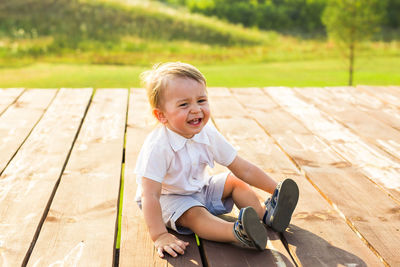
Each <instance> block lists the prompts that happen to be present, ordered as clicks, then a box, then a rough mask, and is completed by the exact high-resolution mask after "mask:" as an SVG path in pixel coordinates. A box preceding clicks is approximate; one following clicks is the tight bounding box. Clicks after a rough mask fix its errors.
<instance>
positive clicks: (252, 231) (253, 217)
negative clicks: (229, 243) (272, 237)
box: [242, 207, 267, 250]
mask: <svg viewBox="0 0 400 267" xmlns="http://www.w3.org/2000/svg"><path fill="white" fill-rule="evenodd" d="M242 224H243V228H244V230H245V231H246V234H247V235H248V237H249V238H250V239H251V240H253V242H254V244H255V246H256V248H257V249H259V250H264V249H265V246H266V244H267V230H266V229H265V227H264V225H263V224H262V223H261V221H260V218H259V217H258V215H257V213H256V211H255V210H254V209H253V208H252V207H247V208H244V209H243V211H242Z"/></svg>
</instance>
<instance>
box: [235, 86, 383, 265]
mask: <svg viewBox="0 0 400 267" xmlns="http://www.w3.org/2000/svg"><path fill="white" fill-rule="evenodd" d="M231 92H232V94H233V95H234V96H235V98H236V99H237V100H238V101H239V102H240V103H241V104H242V105H243V106H244V107H245V109H246V113H247V114H250V116H252V117H253V118H254V119H255V120H256V121H257V123H258V124H259V125H260V126H261V127H263V129H264V130H265V131H266V134H265V136H266V137H264V138H263V139H262V140H263V143H267V144H268V146H269V147H271V148H270V150H272V147H279V148H280V149H277V152H276V153H274V154H271V153H266V158H265V160H264V162H265V163H264V166H265V165H267V166H268V165H270V166H271V167H268V168H267V169H272V170H273V171H272V172H270V174H271V175H272V176H273V177H274V178H275V179H277V180H280V179H282V178H286V177H291V178H292V179H294V180H295V181H296V183H297V184H298V186H299V189H300V198H299V203H298V205H297V208H296V210H295V213H294V215H293V217H292V222H291V224H290V227H289V229H288V231H286V232H285V233H284V235H283V236H284V240H285V241H286V242H287V246H288V248H289V251H290V254H291V255H292V257H293V259H294V260H295V261H296V263H297V265H299V266H301V265H304V266H323V265H327V266H337V265H339V264H343V265H347V264H349V265H350V264H357V265H361V266H365V265H366V263H367V264H369V265H373V266H379V265H381V263H380V262H379V260H378V258H377V257H375V255H374V254H373V253H372V252H371V251H370V250H369V249H368V248H367V247H366V246H365V245H364V244H363V243H362V241H361V240H360V239H359V238H358V237H357V236H356V235H354V233H353V232H352V231H351V229H350V228H349V227H348V226H347V225H346V223H345V222H344V221H343V219H342V218H341V216H340V215H339V214H338V213H337V212H336V210H335V209H334V208H332V207H331V206H330V205H329V204H328V202H326V200H325V199H324V198H323V197H322V196H321V195H320V194H319V193H318V192H317V191H316V190H315V188H314V187H313V185H312V184H311V183H309V181H308V180H307V179H306V178H305V177H304V176H303V175H300V174H299V172H300V171H301V172H303V169H302V168H301V166H319V164H321V166H342V165H343V162H342V160H341V159H340V158H338V157H337V156H336V157H335V153H334V152H333V151H332V150H331V149H330V148H329V147H326V146H323V143H322V142H321V141H320V140H319V139H318V138H316V137H315V136H313V135H311V134H310V132H309V131H307V129H305V128H304V127H302V125H301V124H300V123H299V122H297V121H296V120H295V119H293V118H292V117H290V116H289V115H288V114H287V113H286V112H284V111H283V110H282V109H281V108H280V107H279V106H278V105H277V104H276V103H274V102H273V101H271V99H270V98H268V97H267V96H266V95H265V94H264V93H263V92H262V91H261V90H255V89H254V90H247V88H245V89H232V90H231ZM251 99H254V100H255V102H259V103H264V105H254V104H253V102H252V101H251ZM273 117H278V118H280V122H279V124H276V123H275V120H273V119H271V118H273ZM232 125H233V124H232ZM241 128H244V127H243V126H242V127H241ZM237 131H238V134H239V133H240V132H239V131H240V128H239V127H238V129H237ZM269 135H270V136H271V137H269ZM258 147H262V146H261V145H260V146H255V147H254V148H253V149H252V150H253V151H257V150H258V149H259V148H258ZM275 149H276V148H275ZM264 150H265V149H264ZM276 162H277V163H276ZM294 163H295V164H296V165H297V166H298V167H300V169H298V168H297V167H295V166H296V165H295V164H294ZM288 169H289V170H295V171H294V172H293V173H290V172H288V171H287V170H288Z"/></svg>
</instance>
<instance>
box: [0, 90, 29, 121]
mask: <svg viewBox="0 0 400 267" xmlns="http://www.w3.org/2000/svg"><path fill="white" fill-rule="evenodd" d="M23 91H24V89H22V88H8V89H1V88H0V115H1V114H2V113H3V112H4V111H5V110H6V109H7V108H8V107H9V106H10V105H11V104H12V103H13V102H14V101H15V100H16V99H17V98H18V97H19V96H20V95H21V93H22V92H23Z"/></svg>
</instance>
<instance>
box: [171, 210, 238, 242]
mask: <svg viewBox="0 0 400 267" xmlns="http://www.w3.org/2000/svg"><path fill="white" fill-rule="evenodd" d="M177 223H178V224H179V225H181V226H183V227H187V228H189V229H190V230H192V231H193V232H195V233H196V234H197V235H198V236H199V237H201V238H204V239H207V240H212V241H218V242H237V240H236V238H235V236H234V234H233V223H232V222H227V221H225V220H222V219H220V218H218V217H216V216H214V215H212V214H211V213H210V212H209V211H208V210H207V209H206V208H204V207H200V206H198V207H193V208H190V209H189V210H187V211H186V212H185V213H184V214H182V216H181V217H180V218H179V219H178V221H177Z"/></svg>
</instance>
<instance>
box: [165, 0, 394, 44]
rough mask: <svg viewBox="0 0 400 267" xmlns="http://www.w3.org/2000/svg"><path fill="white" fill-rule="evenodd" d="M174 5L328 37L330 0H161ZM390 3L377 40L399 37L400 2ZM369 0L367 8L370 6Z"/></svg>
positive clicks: (262, 26) (245, 22)
mask: <svg viewBox="0 0 400 267" xmlns="http://www.w3.org/2000/svg"><path fill="white" fill-rule="evenodd" d="M160 1H162V2H167V3H169V4H171V5H183V6H186V7H187V8H188V9H189V10H190V11H192V12H198V13H202V14H206V15H208V16H216V17H218V18H222V19H225V20H228V21H231V22H234V23H240V24H243V25H244V26H246V27H253V26H255V27H258V28H260V29H265V30H275V31H278V32H280V33H286V34H287V33H289V34H295V35H298V34H300V35H302V36H311V37H316V36H320V35H325V27H324V25H323V22H322V20H321V18H322V14H323V11H324V9H325V7H326V5H327V3H328V2H329V0H160ZM384 1H385V2H388V5H387V7H386V9H385V10H384V12H385V18H386V19H385V20H383V21H381V24H380V26H381V27H382V28H384V29H385V31H384V33H386V36H376V38H385V37H386V38H388V37H389V40H391V39H393V38H398V37H399V36H400V29H399V28H400V16H399V14H400V1H399V0H384ZM368 3H369V2H368V1H366V2H364V5H368Z"/></svg>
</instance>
